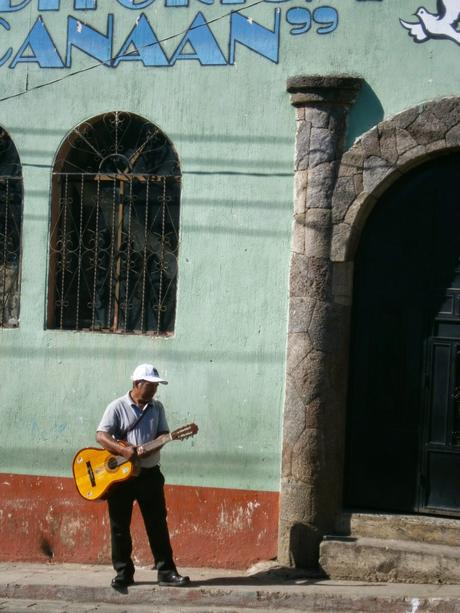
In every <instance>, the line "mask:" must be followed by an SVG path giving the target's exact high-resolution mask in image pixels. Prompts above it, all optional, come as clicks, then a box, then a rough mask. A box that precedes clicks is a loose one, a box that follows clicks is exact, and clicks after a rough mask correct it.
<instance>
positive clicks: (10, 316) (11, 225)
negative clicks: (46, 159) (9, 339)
mask: <svg viewBox="0 0 460 613" xmlns="http://www.w3.org/2000/svg"><path fill="white" fill-rule="evenodd" d="M22 199H23V184H22V170H21V163H20V161H19V155H18V152H17V151H16V147H15V146H14V144H13V141H12V140H11V138H10V137H9V135H8V134H7V133H6V132H5V130H3V128H1V127H0V328H16V327H17V326H18V325H19V286H20V273H21V229H22Z"/></svg>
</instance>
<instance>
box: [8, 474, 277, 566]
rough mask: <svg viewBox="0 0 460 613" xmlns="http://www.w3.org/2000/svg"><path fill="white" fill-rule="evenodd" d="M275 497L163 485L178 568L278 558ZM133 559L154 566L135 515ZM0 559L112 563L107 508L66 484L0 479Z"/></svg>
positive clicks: (24, 477)
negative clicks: (84, 496) (82, 496)
mask: <svg viewBox="0 0 460 613" xmlns="http://www.w3.org/2000/svg"><path fill="white" fill-rule="evenodd" d="M278 497H279V495H278V492H255V491H247V490H233V489H224V488H207V487H189V486H180V485H170V486H166V499H167V504H168V513H169V515H168V523H169V529H170V533H171V541H172V544H173V549H174V554H175V558H176V562H177V564H178V565H179V566H210V567H215V568H247V567H248V566H250V565H251V564H253V563H254V562H256V561H258V560H268V559H272V558H274V557H275V556H276V541H277V530H278ZM132 533H133V541H134V552H133V555H134V561H135V563H136V564H139V565H148V564H153V561H152V555H151V553H150V550H149V547H148V544H147V538H146V536H145V532H144V527H143V524H142V518H141V516H140V513H139V509H137V508H135V509H134V518H133V530H132ZM0 543H1V544H2V545H1V548H0V560H2V561H30V562H35V561H44V560H46V559H49V560H52V561H55V562H75V563H88V564H94V563H101V564H108V563H110V534H109V524H108V516H107V510H106V503H105V502H87V501H85V500H84V499H83V498H81V497H80V496H79V495H78V493H77V491H76V489H75V487H74V484H73V480H72V479H68V478H59V477H34V476H29V475H13V474H6V473H0Z"/></svg>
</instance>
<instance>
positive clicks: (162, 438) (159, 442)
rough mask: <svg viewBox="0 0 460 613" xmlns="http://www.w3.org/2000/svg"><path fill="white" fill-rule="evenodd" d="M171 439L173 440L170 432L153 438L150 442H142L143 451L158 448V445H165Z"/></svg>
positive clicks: (146, 451) (147, 451)
mask: <svg viewBox="0 0 460 613" xmlns="http://www.w3.org/2000/svg"><path fill="white" fill-rule="evenodd" d="M172 440H173V436H172V435H171V433H169V434H167V435H161V436H159V437H158V438H156V439H153V441H150V443H144V444H143V445H142V447H143V450H144V453H149V452H150V451H155V449H159V448H160V447H163V445H165V444H166V443H169V442H170V441H172Z"/></svg>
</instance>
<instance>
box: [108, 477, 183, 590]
mask: <svg viewBox="0 0 460 613" xmlns="http://www.w3.org/2000/svg"><path fill="white" fill-rule="evenodd" d="M164 482H165V480H164V477H163V475H162V474H161V472H160V469H159V468H158V467H154V468H150V469H142V471H141V474H140V475H139V476H138V477H133V478H132V479H128V480H127V481H123V482H121V483H119V484H117V485H115V486H114V487H113V489H112V491H111V493H110V495H109V497H108V500H107V502H108V506H109V517H110V530H111V536H112V564H113V567H114V569H115V570H116V572H117V577H119V578H120V579H123V580H126V579H131V578H132V577H133V575H134V564H133V561H132V559H131V552H132V549H133V546H132V540H131V531H130V525H131V516H132V511H133V502H134V501H135V500H137V502H138V504H139V508H140V510H141V513H142V518H143V520H144V525H145V529H146V532H147V536H148V539H149V543H150V549H151V550H152V554H153V557H154V560H155V567H156V568H157V569H158V570H176V566H175V564H174V560H173V553H172V549H171V543H170V541H169V531H168V524H167V522H166V503H165V497H164V490H163V486H164Z"/></svg>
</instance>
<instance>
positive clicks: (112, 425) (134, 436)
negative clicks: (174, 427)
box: [97, 392, 169, 468]
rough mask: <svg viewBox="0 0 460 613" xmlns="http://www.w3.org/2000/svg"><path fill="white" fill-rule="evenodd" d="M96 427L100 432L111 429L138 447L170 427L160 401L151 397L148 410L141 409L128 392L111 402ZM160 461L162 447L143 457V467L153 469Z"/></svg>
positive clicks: (113, 434)
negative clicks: (139, 418) (131, 427)
mask: <svg viewBox="0 0 460 613" xmlns="http://www.w3.org/2000/svg"><path fill="white" fill-rule="evenodd" d="M142 410H144V411H147V413H146V414H145V415H144V417H143V418H142V419H141V420H140V422H139V423H138V424H137V425H136V426H135V427H134V428H133V429H132V430H131V431H130V432H128V434H126V430H127V429H128V428H129V427H130V425H131V424H132V423H134V422H135V421H136V419H137V418H138V417H139V416H140V415H141V414H142ZM97 430H98V432H99V431H100V432H108V433H109V434H111V435H112V436H113V437H114V438H116V439H124V440H126V441H128V443H130V444H131V445H134V446H138V445H143V444H144V443H149V442H150V441H152V440H153V439H154V438H156V437H157V436H158V434H160V433H162V432H169V426H168V422H167V421H166V416H165V410H164V407H163V405H162V404H161V402H159V401H158V400H152V401H151V402H149V404H148V405H147V406H146V407H145V409H142V408H140V407H138V406H137V404H136V403H135V402H134V401H133V399H132V398H131V396H130V394H129V392H128V393H127V394H126V395H125V396H121V398H117V399H116V400H114V401H113V402H111V403H110V404H109V405H108V407H107V408H106V410H105V411H104V415H103V416H102V419H101V422H100V424H99V426H98V427H97ZM159 462H160V451H159V450H158V451H156V452H155V453H152V455H149V456H148V457H146V458H141V460H140V463H141V466H142V467H143V468H151V467H152V466H156V465H157V464H158V463H159Z"/></svg>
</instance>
